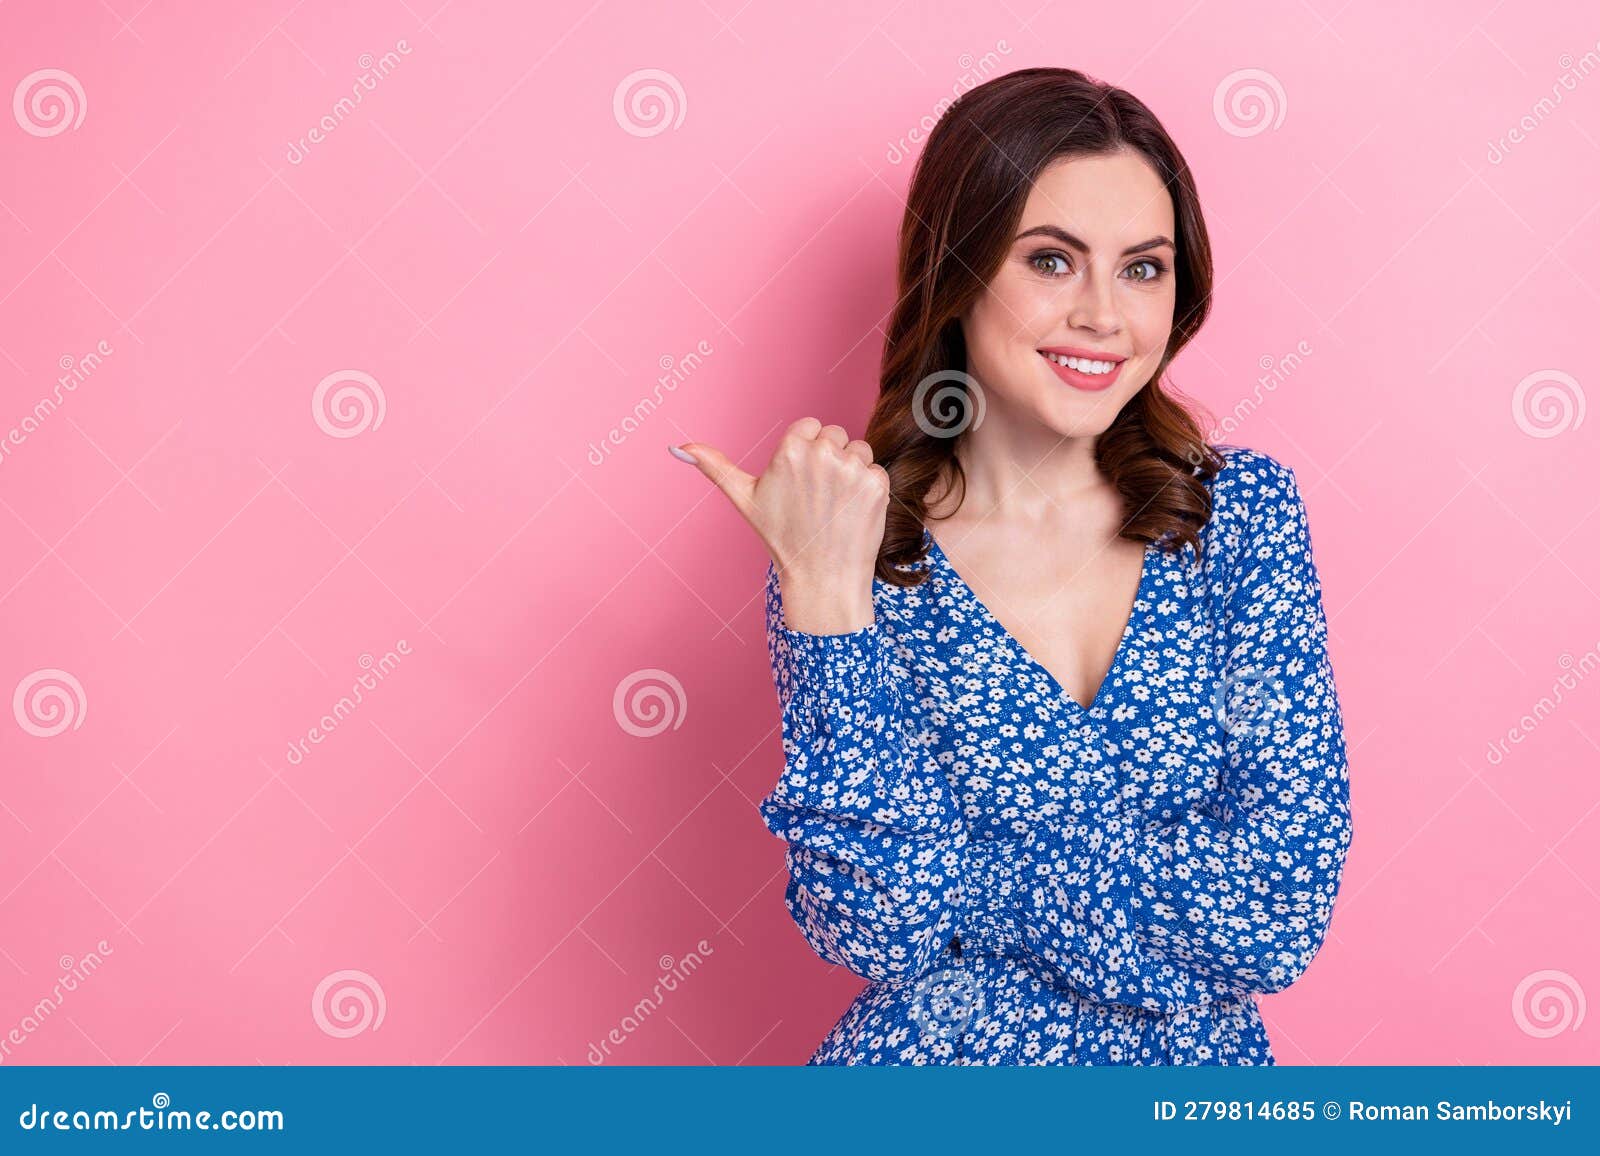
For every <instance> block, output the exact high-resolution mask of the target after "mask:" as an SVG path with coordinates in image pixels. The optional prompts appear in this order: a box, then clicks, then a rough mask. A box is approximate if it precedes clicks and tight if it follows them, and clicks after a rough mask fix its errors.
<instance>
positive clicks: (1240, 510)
mask: <svg viewBox="0 0 1600 1156" xmlns="http://www.w3.org/2000/svg"><path fill="white" fill-rule="evenodd" d="M1211 448H1212V449H1213V450H1215V451H1216V452H1217V454H1218V455H1219V456H1220V457H1221V458H1222V462H1223V464H1222V467H1221V468H1220V469H1219V470H1217V472H1216V473H1215V474H1213V475H1212V476H1211V477H1210V478H1209V479H1207V480H1206V482H1205V485H1206V488H1207V489H1208V490H1209V491H1210V492H1211V504H1212V514H1213V517H1214V518H1215V517H1217V516H1219V515H1220V516H1221V517H1222V518H1223V519H1224V520H1238V521H1240V522H1242V523H1243V524H1244V525H1248V524H1250V523H1251V522H1253V521H1254V520H1255V519H1256V518H1257V517H1258V516H1266V515H1271V514H1273V513H1274V512H1281V511H1282V510H1283V509H1284V507H1285V504H1286V503H1292V502H1297V501H1298V500H1299V486H1298V483H1297V481H1296V479H1295V473H1294V467H1293V466H1290V465H1288V464H1286V463H1284V462H1282V461H1280V460H1279V459H1278V458H1276V457H1273V456H1272V455H1271V454H1269V453H1267V452H1266V451H1265V450H1258V449H1252V448H1250V447H1249V446H1237V445H1230V444H1221V445H1213V446H1212V447H1211Z"/></svg>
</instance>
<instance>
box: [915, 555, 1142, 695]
mask: <svg viewBox="0 0 1600 1156" xmlns="http://www.w3.org/2000/svg"><path fill="white" fill-rule="evenodd" d="M922 533H923V538H924V540H925V541H926V543H927V545H928V552H929V554H930V555H932V554H937V555H938V560H939V564H940V565H942V566H943V567H944V572H945V574H946V575H947V576H948V577H949V579H950V581H951V582H952V583H953V584H954V585H955V586H956V587H957V589H959V590H960V591H961V592H962V593H963V594H964V596H965V597H966V599H967V601H969V602H971V603H972V605H973V606H974V607H975V608H976V610H977V612H978V614H979V615H980V616H981V617H982V618H984V619H985V620H986V621H987V622H988V623H989V624H990V625H991V626H992V627H993V628H994V629H995V631H996V632H997V633H998V634H999V635H1000V636H1001V637H1002V638H1003V639H1005V641H1006V642H1007V643H1008V644H1009V645H1010V647H1011V649H1012V650H1014V651H1015V652H1016V653H1017V656H1018V657H1019V659H1020V660H1021V663H1022V665H1023V666H1025V667H1027V668H1029V669H1031V670H1033V671H1035V672H1037V673H1038V674H1039V675H1041V676H1042V677H1043V678H1044V679H1045V680H1046V682H1047V683H1048V685H1049V686H1050V688H1051V693H1052V695H1053V697H1054V698H1055V699H1056V700H1057V701H1059V702H1060V703H1061V704H1062V705H1063V706H1064V707H1066V708H1067V709H1068V710H1070V711H1071V712H1073V713H1074V714H1076V715H1085V716H1088V717H1091V718H1097V717H1099V714H1100V713H1101V712H1102V709H1103V707H1104V700H1105V697H1106V694H1107V692H1108V691H1109V690H1110V688H1111V684H1112V683H1113V682H1114V681H1115V680H1116V679H1117V677H1118V676H1119V675H1120V674H1121V673H1122V668H1123V666H1124V665H1125V663H1126V661H1127V659H1128V656H1129V654H1130V652H1131V651H1132V650H1133V640H1134V638H1135V637H1136V636H1137V635H1138V633H1139V626H1140V624H1139V614H1140V609H1139V608H1140V606H1141V605H1142V604H1144V603H1145V602H1146V601H1147V598H1146V596H1147V595H1148V593H1149V586H1150V583H1151V581H1152V579H1153V575H1154V574H1155V566H1154V565H1153V561H1154V556H1155V555H1156V554H1157V553H1159V552H1160V547H1159V546H1157V545H1156V543H1155V542H1153V541H1150V542H1146V543H1145V546H1144V556H1143V557H1142V558H1141V559H1140V564H1139V586H1138V589H1137V590H1136V591H1135V592H1134V595H1133V606H1132V607H1131V608H1130V609H1129V611H1128V621H1127V622H1126V623H1125V624H1124V625H1123V627H1122V637H1121V638H1120V639H1118V641H1117V649H1116V652H1115V653H1114V654H1112V656H1111V665H1110V667H1108V668H1107V670H1106V673H1105V677H1104V678H1102V679H1101V680H1100V685H1099V686H1098V687H1096V688H1095V693H1094V697H1093V698H1092V699H1090V700H1089V705H1088V706H1084V705H1083V704H1082V703H1080V702H1079V701H1078V700H1077V699H1075V698H1073V697H1072V695H1071V694H1070V693H1069V692H1068V691H1067V688H1066V687H1064V686H1062V685H1061V680H1060V679H1058V678H1057V677H1056V676H1055V675H1054V674H1052V673H1051V672H1050V668H1049V667H1047V666H1046V665H1045V664H1044V663H1042V662H1040V661H1039V659H1038V658H1036V657H1035V656H1034V654H1033V652H1032V651H1031V650H1029V649H1028V648H1027V647H1026V646H1024V645H1022V642H1021V640H1020V639H1018V638H1017V636H1016V635H1015V634H1013V633H1011V631H1010V630H1008V629H1006V626H1005V624H1004V623H1002V622H1001V621H1000V619H999V618H998V617H996V616H995V613H994V611H992V610H990V609H989V604H988V603H986V602H985V601H984V600H983V599H982V598H980V597H978V592H977V591H976V590H974V589H973V588H972V586H971V584H969V583H968V582H967V580H966V579H965V578H963V577H962V576H961V572H960V571H959V570H957V569H956V568H955V564H954V563H953V562H951V561H950V555H948V554H946V553H945V552H944V547H943V546H941V545H939V539H937V538H935V537H934V536H933V531H932V530H930V529H929V528H928V527H926V526H924V527H923V529H922Z"/></svg>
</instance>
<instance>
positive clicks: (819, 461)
mask: <svg viewBox="0 0 1600 1156" xmlns="http://www.w3.org/2000/svg"><path fill="white" fill-rule="evenodd" d="M667 448H668V449H669V450H671V452H672V454H673V456H674V457H677V458H679V459H681V460H683V461H687V462H692V464H694V465H695V466H697V467H699V469H700V472H701V473H703V474H705V475H706V477H708V478H710V479H711V481H712V482H713V483H715V485H716V486H717V488H718V489H720V490H721V491H722V492H723V493H724V494H726V495H727V496H728V499H729V501H731V502H732V503H733V504H734V507H735V508H736V509H737V510H738V511H739V513H740V514H741V515H742V516H743V517H744V520H745V521H746V522H748V523H749V524H750V526H751V527H752V528H753V529H754V530H755V531H756V533H757V534H758V535H759V536H760V538H761V540H762V542H763V543H764V544H765V545H766V547H767V552H768V553H769V554H771V555H772V560H773V562H774V563H776V565H777V568H778V571H779V573H780V575H781V577H782V582H783V601H784V617H785V618H786V619H787V620H788V621H789V625H790V628H791V629H805V628H807V627H810V628H812V629H813V630H814V631H815V632H818V633H842V632H844V631H846V630H850V629H855V628H856V627H859V626H860V625H862V624H863V623H867V622H871V621H872V583H873V574H874V569H875V567H876V565H877V559H878V551H879V549H880V548H881V547H882V545H883V535H884V528H885V518H886V515H887V513H888V507H889V493H890V480H889V474H888V472H887V471H886V470H885V469H884V468H883V467H882V466H880V465H878V464H877V463H876V462H875V461H874V460H873V451H872V446H870V445H869V444H868V443H867V442H865V441H861V440H855V441H852V440H851V439H850V435H849V434H847V433H846V432H845V430H844V428H843V427H842V426H837V425H823V424H822V423H821V422H820V421H818V420H817V419H816V418H814V417H805V418H801V419H800V420H799V421H797V422H795V423H794V424H792V425H791V426H790V427H789V428H788V430H787V431H785V433H784V435H783V437H782V438H781V439H780V440H779V442H778V448H777V449H776V450H775V451H774V452H773V455H772V460H771V461H769V462H768V463H767V468H766V469H765V470H763V471H762V472H761V475H760V477H754V476H752V475H750V474H749V473H747V472H745V471H744V470H742V469H740V468H739V467H738V466H737V465H735V464H734V463H733V462H732V461H730V460H729V459H728V456H727V455H726V454H724V453H722V451H720V450H718V449H717V448H716V447H714V446H708V445H706V444H705V443H704V442H687V443H685V444H684V445H683V446H681V447H679V446H671V445H669V446H668V447H667ZM797 623H805V624H806V625H805V626H800V625H797Z"/></svg>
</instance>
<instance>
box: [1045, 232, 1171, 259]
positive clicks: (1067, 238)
mask: <svg viewBox="0 0 1600 1156" xmlns="http://www.w3.org/2000/svg"><path fill="white" fill-rule="evenodd" d="M1033 236H1044V237H1054V238H1055V239H1056V240H1058V241H1060V242H1061V243H1062V244H1063V245H1067V246H1069V247H1071V248H1073V249H1076V250H1078V252H1080V253H1087V252H1088V251H1089V246H1088V245H1086V244H1084V243H1083V242H1082V241H1080V240H1078V238H1076V237H1074V236H1073V235H1072V234H1071V233H1069V232H1067V231H1066V230H1065V229H1063V228H1061V227H1060V226H1059V225H1035V226H1034V227H1033V228H1031V229H1026V230H1024V231H1023V232H1021V233H1018V234H1017V240H1019V241H1020V240H1022V238H1024V237H1033ZM1162 245H1167V246H1169V247H1171V248H1173V249H1176V248H1177V246H1176V245H1174V244H1173V243H1172V240H1171V238H1169V237H1165V236H1155V237H1151V238H1150V239H1149V240H1148V241H1141V242H1140V243H1139V244H1137V245H1130V246H1128V247H1127V248H1126V249H1124V250H1123V251H1122V255H1123V256H1124V257H1126V256H1128V255H1129V254H1130V253H1143V252H1144V251H1145V250H1146V249H1159V248H1160V247H1161V246H1162Z"/></svg>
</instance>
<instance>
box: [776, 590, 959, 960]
mask: <svg viewBox="0 0 1600 1156" xmlns="http://www.w3.org/2000/svg"><path fill="white" fill-rule="evenodd" d="M766 623H767V650H768V656H769V658H770V659H771V663H772V672H773V680H774V683H775V685H776V688H777V692H778V703H779V707H780V710H781V725H782V733H783V754H784V767H783V771H782V773H781V775H780V776H779V779H778V783H777V785H776V786H775V787H774V788H773V790H772V791H771V792H770V793H769V794H768V795H767V796H766V797H765V798H763V799H762V800H761V802H760V803H759V804H758V809H759V811H760V814H761V818H762V821H763V822H764V823H765V824H766V826H767V828H768V829H769V830H770V831H771V832H772V833H773V834H774V835H777V836H778V837H779V838H781V839H784V840H785V841H786V842H787V844H788V850H787V852H786V855H785V862H786V865H787V867H788V871H789V882H788V884H787V887H786V890H785V897H784V901H785V904H786V906H787V907H788V909H789V913H790V915H791V916H792V917H793V918H794V921H795V923H796V924H797V925H798V926H799V928H800V930H801V932H802V934H803V935H804V936H805V938H806V941H807V942H808V943H809V944H810V945H811V947H812V948H813V949H814V950H815V951H816V952H817V954H818V955H820V956H821V957H822V958H823V959H825V960H827V961H828V962H830V963H836V964H841V965H843V966H844V967H847V968H849V969H850V970H851V971H852V972H854V973H855V974H857V975H860V976H862V977H863V978H865V979H869V980H877V981H882V980H891V979H901V978H909V977H914V976H917V975H920V974H922V973H923V972H925V971H927V970H928V968H929V967H930V966H931V965H932V962H933V959H934V958H935V956H936V955H937V954H938V952H939V951H940V950H941V949H942V947H943V946H944V944H945V942H946V941H947V940H948V938H949V933H950V931H951V929H952V927H953V925H954V920H955V917H956V913H957V911H958V910H959V907H960V904H961V902H962V887H961V876H960V862H961V854H962V848H963V847H964V846H965V844H966V830H965V826H964V823H963V821H962V818H961V814H960V811H959V808H958V807H957V805H956V803H955V800H954V799H953V797H952V795H951V790H950V785H949V782H948V780H947V778H946V776H945V773H944V771H943V769H942V768H941V766H940V764H939V761H938V759H937V757H936V755H935V754H934V753H933V743H932V736H931V735H930V734H929V733H927V732H926V729H925V727H924V726H923V725H921V723H920V721H919V718H918V716H917V714H916V713H915V711H914V710H913V709H912V704H911V701H910V695H909V693H908V689H907V688H906V687H905V686H903V685H902V683H901V682H900V681H898V680H897V678H896V676H895V673H894V670H893V668H892V667H891V665H890V655H891V648H890V644H889V640H888V638H887V636H886V635H885V633H884V628H883V624H882V620H881V616H880V618H879V619H878V620H877V621H874V622H873V623H872V624H871V625H869V626H866V627H863V628H862V629H860V630H856V631H853V632H851V633H847V634H807V633H803V632H800V631H795V630H790V629H789V628H788V627H787V625H786V624H785V622H784V619H783V601H782V592H781V590H780V583H779V580H778V573H777V568H776V566H775V565H774V564H772V563H769V564H768V567H767V586H766Z"/></svg>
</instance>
